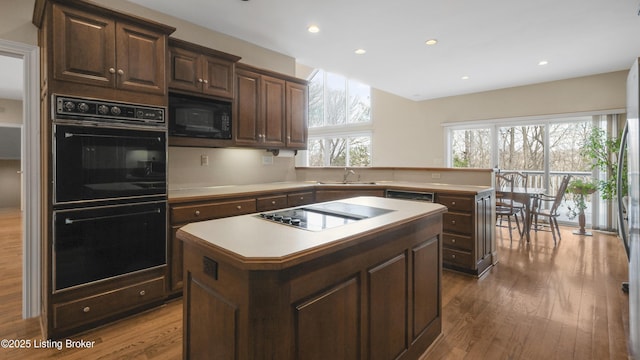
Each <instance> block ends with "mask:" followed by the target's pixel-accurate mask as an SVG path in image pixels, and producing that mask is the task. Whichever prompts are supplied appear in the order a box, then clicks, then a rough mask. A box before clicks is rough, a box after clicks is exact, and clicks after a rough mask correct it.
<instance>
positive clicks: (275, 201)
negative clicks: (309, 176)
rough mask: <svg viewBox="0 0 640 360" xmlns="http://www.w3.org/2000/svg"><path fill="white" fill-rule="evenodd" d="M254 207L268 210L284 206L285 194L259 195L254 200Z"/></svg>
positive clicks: (259, 209) (285, 204)
mask: <svg viewBox="0 0 640 360" xmlns="http://www.w3.org/2000/svg"><path fill="white" fill-rule="evenodd" d="M256 207H257V210H258V211H269V210H276V209H282V208H286V207H287V196H286V195H277V196H267V197H260V198H258V199H257V200H256Z"/></svg>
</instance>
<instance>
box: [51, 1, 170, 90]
mask: <svg viewBox="0 0 640 360" xmlns="http://www.w3.org/2000/svg"><path fill="white" fill-rule="evenodd" d="M166 38H167V37H166V34H165V33H162V32H158V31H156V30H153V29H149V28H146V27H144V26H139V25H136V24H133V23H129V22H128V21H126V20H114V19H113V18H112V17H103V16H100V15H98V14H95V13H92V12H88V11H83V10H80V9H76V8H71V7H66V6H62V5H58V4H55V5H54V6H53V37H52V40H53V58H54V59H55V61H54V62H53V70H54V71H53V78H54V79H55V80H61V81H71V82H78V83H83V84H89V85H94V86H102V87H116V88H119V89H123V90H131V91H138V92H146V93H153V94H165V93H166V81H165V68H166V67H165V66H166V64H165V63H166V56H165V54H166Z"/></svg>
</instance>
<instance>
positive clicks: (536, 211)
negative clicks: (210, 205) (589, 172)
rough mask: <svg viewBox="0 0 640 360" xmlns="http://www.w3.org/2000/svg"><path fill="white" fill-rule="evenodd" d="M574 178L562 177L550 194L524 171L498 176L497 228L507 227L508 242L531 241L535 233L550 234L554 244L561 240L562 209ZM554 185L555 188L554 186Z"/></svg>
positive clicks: (509, 172)
mask: <svg viewBox="0 0 640 360" xmlns="http://www.w3.org/2000/svg"><path fill="white" fill-rule="evenodd" d="M571 178H572V175H571V174H565V175H563V176H562V177H561V178H560V180H559V183H557V184H552V186H549V188H551V189H550V190H552V191H548V189H547V187H544V186H542V184H541V182H540V181H531V179H532V177H531V176H529V175H528V174H526V173H524V172H518V171H500V170H498V171H497V172H496V173H495V184H494V188H495V189H496V225H497V226H499V227H506V228H507V229H508V233H509V239H510V241H511V242H513V238H514V237H517V240H524V241H526V242H527V243H528V242H530V240H531V232H532V231H535V232H537V231H547V232H551V234H552V237H553V241H554V245H556V244H557V242H558V241H559V240H561V232H560V229H559V224H558V218H559V217H560V216H561V212H560V209H561V206H562V202H563V199H564V196H565V193H566V191H567V187H568V185H569V182H570V180H571ZM553 185H555V186H553Z"/></svg>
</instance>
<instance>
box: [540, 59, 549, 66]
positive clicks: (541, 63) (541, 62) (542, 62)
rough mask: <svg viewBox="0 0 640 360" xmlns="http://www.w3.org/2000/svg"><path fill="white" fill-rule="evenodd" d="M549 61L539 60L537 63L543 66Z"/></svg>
mask: <svg viewBox="0 0 640 360" xmlns="http://www.w3.org/2000/svg"><path fill="white" fill-rule="evenodd" d="M548 63H549V62H548V61H547V60H540V62H538V65H540V66H543V65H547V64H548Z"/></svg>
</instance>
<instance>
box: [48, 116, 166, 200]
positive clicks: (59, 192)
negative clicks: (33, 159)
mask: <svg viewBox="0 0 640 360" xmlns="http://www.w3.org/2000/svg"><path fill="white" fill-rule="evenodd" d="M53 151H54V157H53V159H54V160H53V162H54V164H53V166H54V169H53V171H54V174H53V175H54V194H53V198H54V204H65V203H73V202H78V201H92V200H108V199H128V198H137V197H148V196H157V195H164V194H166V192H167V169H166V157H167V150H166V132H165V131H152V130H132V129H126V130H125V129H117V128H105V127H88V126H72V125H55V126H54V139H53Z"/></svg>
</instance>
